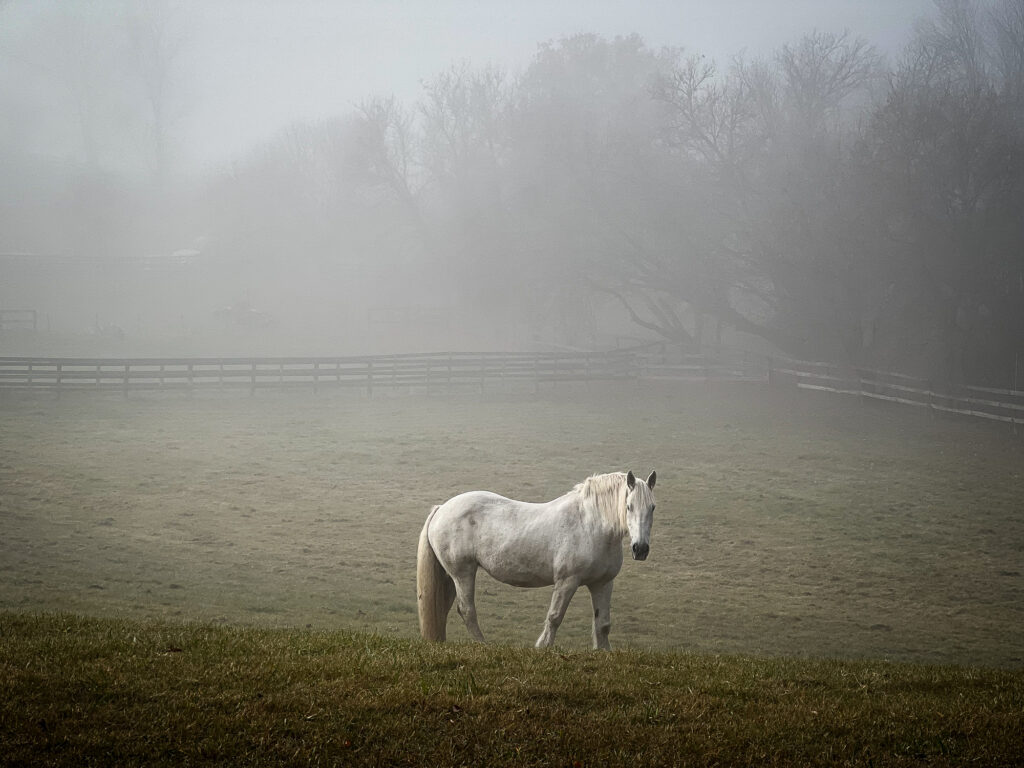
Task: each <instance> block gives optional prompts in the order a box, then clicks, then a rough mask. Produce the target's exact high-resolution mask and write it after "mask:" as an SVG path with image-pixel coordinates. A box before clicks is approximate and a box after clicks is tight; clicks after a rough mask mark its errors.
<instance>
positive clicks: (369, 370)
mask: <svg viewBox="0 0 1024 768" xmlns="http://www.w3.org/2000/svg"><path fill="white" fill-rule="evenodd" d="M366 396H367V397H370V398H372V397H373V360H372V359H370V360H368V361H367V363H366Z"/></svg>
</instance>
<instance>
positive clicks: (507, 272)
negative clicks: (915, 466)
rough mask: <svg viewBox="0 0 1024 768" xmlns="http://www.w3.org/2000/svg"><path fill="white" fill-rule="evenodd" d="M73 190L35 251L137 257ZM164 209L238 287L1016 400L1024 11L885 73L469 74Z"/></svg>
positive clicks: (113, 221) (966, 15) (788, 59)
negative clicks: (772, 357)
mask: <svg viewBox="0 0 1024 768" xmlns="http://www.w3.org/2000/svg"><path fill="white" fill-rule="evenodd" d="M161 157H162V156H161ZM76 184H77V186H76V191H75V194H74V195H72V196H70V197H69V196H68V195H67V194H66V193H63V196H62V197H61V199H60V205H61V206H64V207H65V208H66V209H67V210H69V211H70V212H71V213H73V214H74V217H73V218H75V220H76V221H79V222H80V225H79V226H77V227H74V228H72V229H73V231H74V232H75V237H76V240H75V243H73V244H72V243H68V242H62V241H61V237H62V232H61V231H54V230H53V229H52V228H50V229H46V228H40V229H39V231H38V232H35V233H34V234H31V236H30V237H29V240H31V239H32V237H35V240H33V241H32V243H33V247H34V248H36V249H38V250H44V251H45V250H51V251H60V250H65V251H66V250H69V249H72V248H79V249H80V250H89V249H90V248H91V249H93V250H105V251H110V250H111V249H114V250H116V249H118V248H122V249H124V248H136V249H137V248H140V247H141V246H140V241H139V238H138V236H137V233H136V236H135V239H134V240H133V239H132V238H129V237H128V236H127V235H126V234H125V233H126V232H127V231H129V229H130V227H128V226H127V225H126V223H125V221H124V220H123V219H124V216H123V215H122V214H123V211H124V210H125V209H131V207H132V206H133V205H134V206H138V205H141V204H140V203H138V202H137V199H138V198H137V197H136V198H133V196H132V191H131V190H127V189H121V188H119V187H118V183H117V180H116V177H114V176H112V175H111V174H110V173H102V172H100V171H98V170H94V171H89V172H86V171H82V172H81V173H80V174H79V175H78V176H76ZM40 194H42V193H40ZM55 194H56V193H55ZM182 194H183V193H182ZM46 199H47V198H46V195H45V194H43V195H42V197H38V196H37V198H36V202H37V203H38V202H39V200H42V201H43V202H46ZM183 199H184V202H183ZM133 200H135V202H132V201H133ZM171 203H173V205H171ZM161 204H162V205H163V207H162V208H160V209H159V210H161V211H171V210H173V211H176V213H175V214H173V215H177V216H180V219H181V221H182V222H183V223H182V227H184V226H186V225H185V224H184V222H186V221H187V222H188V224H187V226H189V227H192V228H193V229H192V231H202V232H203V233H205V234H206V235H207V243H208V246H207V247H208V248H209V249H210V252H211V253H214V254H216V256H217V258H218V259H220V260H222V262H223V263H225V264H230V265H233V266H232V269H231V270H230V271H231V272H233V273H234V274H236V275H240V274H247V273H257V272H258V273H260V274H262V275H264V276H265V277H267V279H268V280H270V281H271V282H273V281H274V280H279V281H283V280H284V279H286V278H287V279H289V280H298V281H307V282H309V283H311V284H322V283H324V282H325V281H327V282H328V283H331V284H334V283H336V284H338V285H339V286H340V285H344V286H345V287H346V290H347V291H349V294H348V295H350V296H351V295H360V296H366V295H372V296H381V295H384V296H388V297H392V298H393V303H401V302H402V301H415V300H416V297H418V296H420V297H422V296H424V295H428V296H431V297H433V301H434V303H436V304H439V305H444V306H457V307H460V308H461V311H462V312H463V315H461V317H466V318H475V320H472V321H471V322H473V323H475V324H479V325H486V324H488V323H489V324H493V325H494V327H496V328H498V327H502V326H505V327H508V326H510V325H520V326H525V327H527V328H529V329H530V331H529V332H530V333H533V334H535V335H538V336H539V335H543V336H544V337H545V338H550V339H560V340H563V341H570V342H573V343H575V342H578V340H579V339H580V337H581V330H580V329H581V327H583V328H584V332H583V333H582V335H584V336H585V327H586V326H587V325H588V324H592V323H593V322H594V315H595V312H597V313H601V312H605V313H607V311H608V310H610V309H612V308H614V309H615V311H616V312H619V313H624V316H628V317H629V319H630V320H631V321H632V322H633V323H635V324H637V325H639V326H642V327H644V328H646V329H649V330H651V331H655V332H656V333H658V334H659V335H660V336H662V337H664V338H666V339H671V340H673V341H676V342H684V343H685V342H691V341H692V342H694V343H699V342H700V341H701V339H702V337H703V338H706V337H707V336H708V334H709V333H710V329H712V328H716V329H721V328H722V327H723V326H724V327H727V328H731V329H734V330H735V331H740V332H743V333H745V334H750V335H752V336H754V337H759V338H760V339H763V340H765V341H767V342H770V343H771V344H772V345H774V346H775V347H776V348H778V349H781V350H782V351H784V352H786V353H788V354H791V355H794V356H798V357H803V358H812V359H822V358H827V359H833V360H837V361H842V362H846V363H850V364H855V365H873V366H883V367H886V368H889V369H892V368H895V369H898V370H903V371H905V372H907V373H911V374H917V375H921V376H926V377H928V378H930V379H933V380H936V381H946V382H949V383H961V382H963V381H969V382H972V383H978V384H986V383H987V384H992V385H1001V386H1019V385H1020V384H1021V382H1020V381H1015V380H1014V379H1015V378H1018V377H1019V373H1018V372H1019V371H1024V4H1022V3H1021V2H1020V1H1019V0H995V1H993V2H982V3H975V2H968V1H967V0H942V1H941V2H937V3H936V10H935V11H934V12H933V14H932V16H931V18H928V19H924V20H922V21H921V23H920V24H918V26H917V27H916V30H915V32H914V34H913V36H912V38H911V39H910V40H909V41H908V42H907V44H906V46H905V49H904V50H903V52H902V54H901V55H899V56H898V57H897V58H896V59H895V60H894V61H886V60H885V59H883V58H882V57H881V56H879V55H878V54H877V52H876V51H875V50H874V49H873V48H872V47H871V46H870V45H869V43H868V42H867V41H864V40H861V39H857V38H855V37H853V36H851V35H850V34H847V33H841V34H835V33H831V32H813V33H810V34H808V35H806V36H805V37H803V38H802V39H800V40H797V41H795V42H793V43H792V44H789V45H785V46H783V47H782V48H781V49H780V50H778V51H777V52H776V54H775V55H774V56H772V57H769V58H766V59H757V60H751V59H748V58H744V57H743V56H738V57H737V58H735V59H734V60H733V61H731V62H729V63H728V64H727V65H722V64H721V63H718V64H716V63H713V62H712V61H710V60H708V59H706V58H704V57H703V56H701V55H700V54H699V52H691V51H684V50H677V49H660V50H654V49H652V48H650V47H648V46H647V45H645V43H644V41H643V40H642V39H640V38H639V37H637V36H635V35H634V36H626V37H616V38H614V39H608V38H604V37H600V36H597V35H590V34H583V35H578V36H575V37H572V38H568V39H564V40H560V41H558V42H553V43H549V44H545V45H542V46H541V47H540V48H539V49H538V52H537V54H536V55H535V57H534V58H533V60H532V61H531V63H530V64H529V65H528V66H527V67H526V69H525V70H524V71H522V72H519V73H504V72H500V71H497V70H495V69H493V68H486V67H484V68H474V67H472V66H470V65H465V66H456V67H453V68H451V69H449V70H448V71H445V72H442V73H441V74H439V75H437V76H436V77H434V78H433V79H432V80H429V81H427V82H425V83H424V86H423V95H422V98H421V99H420V100H419V101H418V102H417V103H416V104H414V105H404V104H401V103H399V102H398V101H396V100H395V99H393V98H383V97H381V98H371V99H368V100H366V101H364V102H363V103H362V104H360V105H359V106H358V108H356V109H355V110H354V111H351V112H350V113H349V114H347V115H345V116H342V117H339V118H337V119H336V120H333V121H328V122H324V123H320V124H315V125H308V124H299V125H295V126H293V127H292V128H290V129H289V130H288V131H286V132H285V133H283V134H282V135H280V136H279V137H278V138H277V139H276V140H274V141H272V142H270V143H268V144H267V145H266V146H264V147H262V148H261V149H260V150H259V151H257V152H255V153H252V154H250V155H248V156H247V157H245V158H243V159H241V160H239V161H238V162H237V164H236V165H235V167H234V168H233V169H232V170H231V171H230V172H227V173H220V174H218V175H216V176H215V177H213V178H211V179H209V180H208V183H206V184H205V185H204V186H203V187H202V188H201V189H200V190H198V191H195V190H194V191H192V192H191V193H188V194H187V195H184V197H182V196H181V195H179V196H178V197H177V198H175V199H174V200H173V201H170V202H169V198H168V197H167V196H166V194H165V195H164V196H163V197H162V198H161ZM17 208H18V206H17V205H8V206H7V207H6V208H4V209H3V211H2V212H0V216H7V217H18V216H19V213H18V210H17ZM154 210H156V209H154ZM186 212H187V213H186ZM169 215H170V214H169ZM31 219H32V217H25V216H22V217H21V218H20V219H19V221H18V225H19V226H18V227H13V228H8V227H7V226H6V223H5V222H3V221H0V232H3V231H4V230H8V232H11V231H14V230H15V229H19V228H20V229H22V230H23V228H24V222H25V221H28V220H31ZM157 219H160V217H159V216H156V215H154V213H153V211H150V212H149V220H150V221H155V220H157ZM147 231H148V232H155V231H159V232H162V233H163V234H162V235H161V236H162V237H163V238H164V241H165V242H167V243H170V242H171V241H172V240H173V239H174V237H175V236H180V235H181V234H182V231H183V230H181V229H179V230H177V231H175V230H174V227H173V221H172V222H171V223H168V222H167V221H166V220H162V221H161V222H160V227H159V228H158V229H154V230H147ZM177 242H179V243H180V242H181V237H179V238H178V240H177ZM2 247H3V244H0V248H2ZM353 286H355V287H356V289H355V290H354V291H353ZM1018 361H1021V363H1022V364H1019V363H1018Z"/></svg>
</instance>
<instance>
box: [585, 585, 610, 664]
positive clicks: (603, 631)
mask: <svg viewBox="0 0 1024 768" xmlns="http://www.w3.org/2000/svg"><path fill="white" fill-rule="evenodd" d="M590 601H591V602H592V603H593V604H594V647H595V648H597V649H600V650H602V651H610V650H611V649H612V646H611V644H610V643H609V642H608V633H609V632H610V631H611V629H612V614H611V611H612V582H611V581H606V582H605V583H604V584H591V585H590Z"/></svg>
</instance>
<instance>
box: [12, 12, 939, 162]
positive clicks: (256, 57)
mask: <svg viewBox="0 0 1024 768" xmlns="http://www.w3.org/2000/svg"><path fill="white" fill-rule="evenodd" d="M57 5H58V4H57V3H55V2H34V3H29V2H24V0H9V2H7V3H6V4H0V59H7V61H8V64H9V65H10V64H11V61H12V58H13V63H14V64H15V67H14V70H15V71H16V70H17V68H18V67H17V65H21V66H22V67H28V68H29V69H34V68H38V63H33V62H32V61H26V56H25V54H24V53H23V52H19V50H18V45H19V42H22V41H24V40H25V39H26V37H30V36H31V35H33V34H36V33H37V32H38V26H39V23H40V20H41V19H45V17H46V16H47V14H52V13H53V11H54V9H55V8H56V7H57ZM132 5H133V4H132V2H126V0H100V1H99V2H90V3H89V4H88V6H87V7H86V6H84V5H79V6H77V7H75V6H71V7H70V9H69V8H68V7H67V6H65V7H64V9H63V11H62V12H63V13H64V14H66V15H68V16H70V17H71V18H74V19H77V20H79V21H83V22H85V27H86V28H88V27H89V25H90V24H92V25H96V24H108V23H110V22H114V23H119V22H120V20H121V17H123V16H124V14H125V13H126V12H127V9H129V8H131V7H132ZM135 5H136V6H140V7H145V6H153V7H158V8H161V9H164V8H166V9H168V11H169V17H170V20H171V22H172V26H173V27H174V28H175V31H176V34H177V35H178V36H179V37H180V38H181V53H180V58H181V61H180V70H179V71H178V72H177V74H176V81H177V82H175V83H173V85H174V86H175V87H176V88H177V89H180V91H181V93H180V94H179V95H178V99H179V101H180V116H179V118H178V120H179V123H178V126H177V128H178V133H179V134H180V137H179V139H178V141H179V143H180V146H179V147H177V153H178V161H179V170H180V171H181V172H182V173H183V174H184V175H187V176H193V177H194V176H197V175H202V174H206V173H209V172H218V171H221V170H224V169H226V168H229V167H230V165H231V163H232V162H235V161H238V160H240V159H242V158H243V157H244V156H246V155H247V154H248V153H250V152H252V151H253V150H255V149H257V148H258V147H259V146H261V145H263V144H265V143H266V142H269V141H272V140H273V139H274V138H275V137H277V136H278V135H279V134H280V133H281V132H282V131H285V130H286V129H287V128H288V127H289V126H291V125H293V124H295V123H303V122H318V121H321V120H325V119H331V118H335V117H339V116H344V115H345V114H348V113H350V112H351V111H352V110H353V109H354V108H355V106H356V105H357V104H358V103H359V102H360V101H361V100H363V99H366V98H369V97H373V96H390V95H394V96H396V97H397V98H398V99H400V100H401V101H402V102H403V103H406V104H408V105H412V104H413V103H414V102H415V101H417V100H418V99H419V98H421V97H422V95H423V83H424V81H427V80H430V79H431V78H433V77H435V76H436V75H437V74H439V73H440V72H442V71H444V70H446V69H448V68H449V67H451V66H453V65H456V66H457V65H463V64H468V65H470V66H473V67H480V66H496V67H498V68H500V69H502V70H503V71H505V72H506V73H508V74H509V75H512V76H515V75H516V74H518V73H520V72H521V71H523V70H524V69H525V68H526V66H527V65H528V64H529V62H530V60H531V59H532V58H533V57H534V56H535V54H536V53H537V50H538V48H539V47H540V46H541V45H544V44H548V43H557V42H558V41H559V40H561V39H565V38H569V37H572V36H573V35H576V34H581V33H595V34H599V35H603V36H606V37H616V36H627V35H630V34H638V35H640V36H641V38H643V40H644V42H645V43H646V44H647V45H648V46H649V47H651V48H654V49H657V48H661V47H674V48H682V49H684V50H685V51H686V52H687V53H688V54H689V53H695V54H700V55H704V56H706V57H708V58H709V59H713V60H715V61H716V62H717V63H718V64H719V66H721V67H727V66H728V64H729V62H730V60H731V58H732V57H733V56H736V55H739V54H741V53H744V52H745V53H746V54H747V55H748V56H750V57H752V58H756V57H762V56H771V55H772V54H773V53H774V51H775V50H776V49H777V48H778V47H779V46H781V45H783V44H785V43H787V42H792V41H793V40H795V39H797V38H799V36H800V35H801V34H804V33H806V32H810V31H814V30H820V31H828V32H837V33H838V32H842V31H844V30H849V32H850V33H851V34H853V35H855V36H861V37H864V38H865V39H866V40H867V41H868V42H869V43H871V44H872V45H874V46H876V47H877V48H878V49H879V51H880V52H882V53H883V54H886V55H890V56H895V55H897V54H898V53H899V49H900V46H901V45H902V44H903V43H904V42H905V40H906V39H907V37H908V36H909V35H910V33H911V31H912V29H913V25H914V23H915V21H916V20H918V19H919V18H921V17H923V16H924V15H925V14H926V13H927V12H928V11H929V9H930V8H931V2H930V0H909V1H908V2H901V3H896V4H893V3H888V2H884V1H882V0H873V1H872V2H857V1H856V0H840V1H839V2H832V3H820V2H815V1H814V0H803V1H801V2H787V3H782V4H777V5H776V6H773V7H772V8H771V11H770V12H768V13H765V12H764V11H763V8H764V4H763V3H759V2H756V1H754V0H730V2H724V3H715V4H713V5H708V4H705V3H701V2H699V0H688V1H687V2H664V1H663V2H641V3H630V4H622V3H615V2H597V3H594V2H579V0H574V1H573V2H566V3H545V2H523V3H510V4H505V3H501V4H497V5H496V6H495V5H490V4H481V3H474V2H467V1H466V0H443V1H442V2H329V1H324V0H317V1H310V0H305V1H304V2H297V3H287V4H285V3H275V2H246V1H245V0H217V2H212V3H211V2H199V1H197V0H180V1H178V2H170V3H147V2H141V3H135ZM52 146H54V147H55V150H54V152H53V153H52V154H53V155H55V156H57V157H61V156H65V157H73V156H75V154H76V153H75V151H74V148H71V147H67V146H64V147H61V146H60V144H59V143H55V144H53V145H52ZM38 151H40V152H41V153H43V154H49V153H47V152H46V151H45V149H43V148H40V149H39V150H38Z"/></svg>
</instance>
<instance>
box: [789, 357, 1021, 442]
mask: <svg viewBox="0 0 1024 768" xmlns="http://www.w3.org/2000/svg"><path fill="white" fill-rule="evenodd" d="M772 377H773V379H774V380H779V379H782V380H783V381H785V380H786V379H790V380H791V381H792V382H793V383H795V385H796V387H797V388H798V389H805V390H816V391H820V392H831V393H834V394H842V395H855V396H857V397H861V398H865V399H871V400H883V401H886V402H892V403H899V404H901V405H909V406H913V407H917V408H927V409H929V410H931V411H937V412H942V413H951V414H957V415H961V416H970V417H973V418H979V419H987V420H989V421H997V422H1002V423H1004V424H1009V425H1010V426H1011V427H1012V428H1013V430H1014V432H1017V431H1018V429H1019V427H1021V426H1024V391H1021V390H1015V389H997V388H993V387H979V386H966V387H963V389H962V391H960V392H956V393H953V392H943V391H941V390H938V389H936V388H935V387H934V386H933V385H932V383H931V382H930V381H928V380H927V379H922V378H919V377H916V376H908V375H907V374H904V373H896V372H893V371H878V370H873V369H868V368H856V367H844V366H838V365H835V364H832V363H822V362H809V361H799V360H786V361H785V362H784V363H783V365H782V366H780V367H777V368H773V371H772ZM977 394H983V395H985V396H983V397H978V396H976V395H977Z"/></svg>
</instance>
